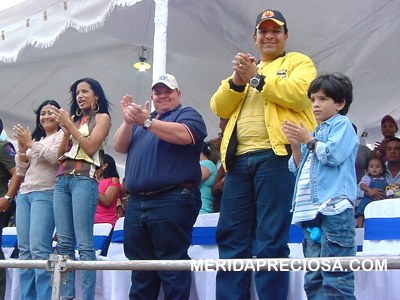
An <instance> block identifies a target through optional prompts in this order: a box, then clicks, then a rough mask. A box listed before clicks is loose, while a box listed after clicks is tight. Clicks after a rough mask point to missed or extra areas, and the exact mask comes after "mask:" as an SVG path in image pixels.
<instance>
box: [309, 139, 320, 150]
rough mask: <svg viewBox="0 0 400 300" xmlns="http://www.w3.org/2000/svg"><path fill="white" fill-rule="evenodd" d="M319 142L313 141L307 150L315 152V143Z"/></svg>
mask: <svg viewBox="0 0 400 300" xmlns="http://www.w3.org/2000/svg"><path fill="white" fill-rule="evenodd" d="M316 142H318V140H317V139H313V140H311V141H309V142H308V143H307V149H308V150H310V151H313V150H314V148H315V143H316Z"/></svg>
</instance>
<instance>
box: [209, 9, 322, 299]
mask: <svg viewBox="0 0 400 300" xmlns="http://www.w3.org/2000/svg"><path fill="white" fill-rule="evenodd" d="M287 39H288V31H287V23H286V20H285V18H284V17H283V15H282V14H281V13H280V12H279V11H276V10H272V9H267V10H265V11H263V12H261V13H260V14H259V15H258V16H257V21H256V28H255V33H254V43H255V45H256V47H257V49H258V51H259V55H260V58H261V60H260V61H259V63H258V64H257V63H256V59H255V57H254V56H252V55H251V54H245V53H238V54H237V55H236V56H235V57H234V59H233V61H232V65H233V70H234V72H233V74H232V76H230V77H229V78H227V79H225V80H223V81H222V83H221V85H220V86H219V88H218V90H217V91H216V93H215V94H214V95H213V97H212V99H211V104H210V105H211V109H212V111H213V112H214V113H215V114H216V115H218V116H219V117H220V118H224V119H229V122H228V124H227V126H226V129H225V132H224V135H223V140H222V144H221V160H222V164H223V166H224V168H225V169H226V171H227V175H226V177H225V185H224V191H223V194H222V201H221V212H220V219H219V222H218V227H217V243H218V249H219V256H220V258H221V259H229V258H250V257H252V256H256V257H258V258H286V257H288V255H289V248H288V245H287V244H288V237H289V227H290V223H291V213H290V209H291V201H292V196H293V188H294V182H295V178H294V175H293V174H292V173H290V172H289V170H288V163H287V162H288V159H289V157H290V153H289V152H288V151H290V150H289V149H290V147H289V145H288V141H287V139H286V137H285V135H284V134H283V132H282V123H283V122H284V121H290V122H294V123H296V124H302V125H301V126H304V127H306V128H307V130H309V131H312V130H313V129H314V128H315V126H316V121H315V118H314V115H313V112H312V109H311V102H310V100H309V99H308V97H307V89H308V86H309V84H310V82H311V81H312V80H313V79H314V78H315V76H316V69H315V66H314V64H313V62H312V61H311V59H310V58H309V57H307V56H306V55H303V54H301V53H297V52H290V53H286V52H285V50H284V48H285V44H286V41H287ZM288 281H289V273H288V272H266V271H261V272H257V273H256V275H255V283H256V289H257V294H258V297H259V299H286V298H287V294H288ZM250 282H251V273H250V272H218V274H217V290H216V293H217V294H216V297H217V299H219V300H220V299H229V300H233V299H250Z"/></svg>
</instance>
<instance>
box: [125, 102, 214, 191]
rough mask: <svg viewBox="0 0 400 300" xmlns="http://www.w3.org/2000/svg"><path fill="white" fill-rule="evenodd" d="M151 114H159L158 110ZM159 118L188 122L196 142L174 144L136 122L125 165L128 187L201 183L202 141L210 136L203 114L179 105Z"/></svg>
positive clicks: (149, 189)
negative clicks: (200, 157) (200, 159)
mask: <svg viewBox="0 0 400 300" xmlns="http://www.w3.org/2000/svg"><path fill="white" fill-rule="evenodd" d="M151 115H152V116H155V115H156V112H155V111H154V112H152V114H151ZM158 119H159V120H161V121H165V122H177V123H182V124H185V125H186V126H187V127H188V128H189V130H190V131H191V133H192V135H193V138H194V140H195V142H194V145H192V144H190V145H176V144H171V143H168V142H166V141H163V140H161V139H160V138H158V137H157V136H155V135H154V134H152V133H151V132H149V131H147V130H146V129H144V128H143V127H141V126H134V127H133V129H132V134H133V136H132V143H131V145H130V148H129V151H128V157H127V160H126V166H125V183H126V188H127V190H128V191H129V192H130V193H132V194H137V193H139V192H148V191H153V190H157V189H160V188H163V187H166V186H168V185H172V184H180V183H198V184H200V181H201V169H200V164H199V156H200V152H201V148H202V142H203V140H204V139H205V137H206V136H207V129H206V125H205V123H204V120H203V118H202V116H201V115H200V114H199V113H198V112H197V111H196V110H195V109H193V108H192V107H182V105H179V106H178V107H176V108H175V109H173V110H171V111H168V112H166V113H164V114H162V115H161V116H160V117H159V118H158Z"/></svg>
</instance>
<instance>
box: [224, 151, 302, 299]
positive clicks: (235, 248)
mask: <svg viewBox="0 0 400 300" xmlns="http://www.w3.org/2000/svg"><path fill="white" fill-rule="evenodd" d="M288 159H289V157H288V156H277V155H275V153H274V152H273V151H272V150H263V151H255V152H250V153H246V154H243V155H240V156H237V157H236V158H235V160H234V162H233V164H232V166H231V167H230V169H229V171H228V172H227V174H226V177H225V185H224V191H223V193H222V201H221V212H220V218H219V221H218V226H217V244H218V250H219V257H220V258H221V259H231V258H251V257H252V256H256V257H257V258H287V257H288V256H289V247H288V239H289V227H290V222H291V216H292V215H291V213H290V209H291V202H292V196H293V188H294V181H295V177H294V175H293V174H292V173H291V172H289V170H288ZM251 275H252V274H251V272H224V271H219V272H218V273H217V283H216V284H217V286H216V298H217V299H218V300H223V299H226V300H233V299H242V300H247V299H250V283H251ZM255 284H256V289H257V294H258V298H259V299H287V295H288V288H289V273H288V272H267V271H260V272H256V274H255Z"/></svg>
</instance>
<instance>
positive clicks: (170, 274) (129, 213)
mask: <svg viewBox="0 0 400 300" xmlns="http://www.w3.org/2000/svg"><path fill="white" fill-rule="evenodd" d="M200 207H201V197H200V191H199V189H198V188H190V189H188V188H179V189H176V190H173V191H170V192H167V193H164V194H162V195H159V196H157V197H155V198H152V199H139V198H137V197H135V196H133V195H132V196H130V197H129V200H128V207H127V209H126V214H125V224H124V250H125V255H126V257H127V258H129V259H130V260H135V259H146V260H147V259H150V260H156V259H158V260H170V259H189V256H188V254H187V250H188V248H189V246H190V244H191V242H192V231H193V225H194V223H195V221H196V218H197V216H198V214H199V211H200ZM191 280H192V277H191V273H190V272H187V271H185V272H183V271H178V272H177V271H160V272H157V271H132V276H131V281H132V286H131V289H130V294H129V299H131V300H152V299H157V297H158V294H159V291H160V284H161V282H162V286H163V291H164V298H165V299H166V300H168V299H170V300H187V299H189V294H190V285H191Z"/></svg>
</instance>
